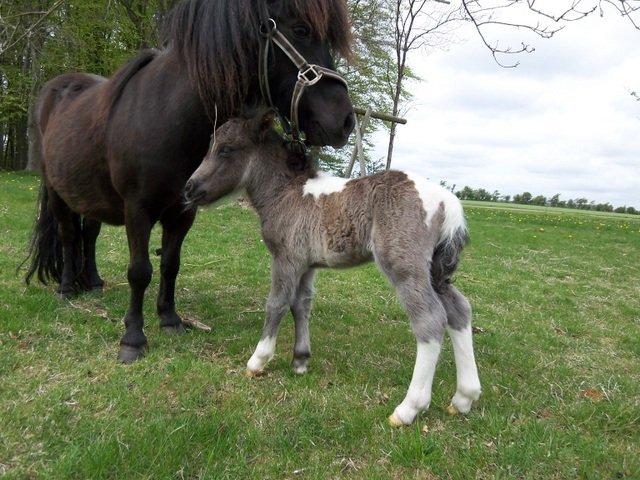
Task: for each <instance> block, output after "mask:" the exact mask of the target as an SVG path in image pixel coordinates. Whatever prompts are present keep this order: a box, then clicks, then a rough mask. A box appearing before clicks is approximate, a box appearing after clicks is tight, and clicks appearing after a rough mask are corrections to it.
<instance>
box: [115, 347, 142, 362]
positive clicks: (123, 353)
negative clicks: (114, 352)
mask: <svg viewBox="0 0 640 480" xmlns="http://www.w3.org/2000/svg"><path fill="white" fill-rule="evenodd" d="M146 349H147V346H146V345H143V346H141V347H132V346H131V345H120V352H119V353H118V360H120V361H121V362H122V363H125V364H129V363H133V362H135V361H136V360H138V359H139V358H141V357H142V356H143V355H144V352H145V350H146Z"/></svg>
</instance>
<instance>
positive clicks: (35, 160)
mask: <svg viewBox="0 0 640 480" xmlns="http://www.w3.org/2000/svg"><path fill="white" fill-rule="evenodd" d="M27 136H28V137H29V153H28V159H27V167H26V170H28V171H29V172H36V171H40V166H41V165H42V144H41V139H40V128H39V126H38V119H37V118H36V114H35V105H33V104H32V105H31V106H30V107H29V119H28V124H27Z"/></svg>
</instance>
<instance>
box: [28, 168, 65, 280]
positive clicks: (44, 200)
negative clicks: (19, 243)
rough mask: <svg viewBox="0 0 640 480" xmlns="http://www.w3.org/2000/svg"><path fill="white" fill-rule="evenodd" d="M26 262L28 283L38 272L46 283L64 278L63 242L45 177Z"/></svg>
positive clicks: (40, 278)
mask: <svg viewBox="0 0 640 480" xmlns="http://www.w3.org/2000/svg"><path fill="white" fill-rule="evenodd" d="M25 263H28V264H29V268H28V270H27V274H26V275H25V277H24V279H25V282H26V283H27V285H28V284H29V282H30V281H31V278H32V277H33V276H34V275H36V274H37V277H38V280H39V281H40V282H41V283H43V284H45V285H46V284H47V283H48V282H49V281H51V280H55V281H56V282H58V283H59V282H60V279H61V278H62V243H61V242H60V236H59V234H58V222H57V220H56V218H55V217H54V215H53V212H52V211H51V208H50V206H49V192H48V190H47V187H46V185H45V181H44V178H43V179H42V182H41V184H40V194H39V195H38V217H37V218H36V224H35V226H34V228H33V233H32V235H31V240H30V242H29V254H28V256H27V258H26V259H25V260H24V262H22V264H23V265H24V264H25ZM21 266H22V265H21Z"/></svg>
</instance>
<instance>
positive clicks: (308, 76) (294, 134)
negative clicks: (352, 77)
mask: <svg viewBox="0 0 640 480" xmlns="http://www.w3.org/2000/svg"><path fill="white" fill-rule="evenodd" d="M260 33H261V34H262V36H263V37H264V42H263V43H262V44H261V45H260V66H259V71H258V78H259V79H260V91H261V92H262V98H263V99H264V101H265V102H266V103H267V105H269V106H270V107H271V108H273V109H274V111H275V112H276V114H277V115H278V118H279V119H280V123H282V127H283V128H284V130H285V133H287V134H288V135H290V136H291V139H292V143H298V144H300V145H302V146H304V143H303V140H302V138H301V132H300V123H299V118H298V109H299V107H300V101H301V100H302V96H303V95H304V93H305V90H306V89H307V88H309V87H312V86H313V85H315V84H316V83H318V82H319V81H320V80H322V79H323V78H324V77H327V78H331V79H333V80H336V81H338V82H340V83H342V84H343V85H344V86H345V87H347V88H348V84H347V81H346V80H345V79H344V78H343V77H342V76H341V75H340V74H338V73H337V72H336V71H334V70H331V69H330V68H325V67H322V66H320V65H315V64H313V63H309V62H308V61H307V60H306V59H305V58H304V57H303V56H302V55H301V54H300V52H298V50H296V48H295V47H294V46H293V45H291V43H290V42H289V40H287V37H285V36H284V35H283V34H282V32H280V30H278V26H277V25H276V22H275V20H273V19H272V18H269V19H268V20H267V21H266V22H264V23H263V24H262V26H261V28H260ZM274 44H275V46H277V47H278V48H279V49H280V50H282V51H283V52H284V53H285V55H286V56H287V57H289V60H291V62H293V64H294V65H295V66H296V68H297V69H298V80H297V82H296V85H295V87H294V89H293V95H292V97H291V112H290V115H289V119H287V118H286V117H285V116H284V115H282V114H281V113H280V112H279V111H278V109H277V108H276V106H275V105H274V103H273V99H272V98H271V90H270V88H269V52H270V50H271V49H272V48H273V45H274Z"/></svg>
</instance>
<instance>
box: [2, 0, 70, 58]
mask: <svg viewBox="0 0 640 480" xmlns="http://www.w3.org/2000/svg"><path fill="white" fill-rule="evenodd" d="M63 3H64V0H57V1H56V2H55V3H54V4H53V5H51V7H50V8H49V10H47V11H46V12H44V13H43V14H42V15H41V16H40V18H38V20H36V21H35V22H34V23H33V24H31V25H30V26H29V27H27V28H26V29H25V30H24V32H23V33H22V35H20V36H19V37H18V38H16V39H15V40H11V38H12V37H13V34H12V35H11V37H10V39H9V40H8V41H7V42H6V43H2V44H0V55H2V54H3V53H5V52H6V51H8V50H10V49H11V48H12V47H14V46H15V45H17V44H18V43H20V41H21V40H22V39H24V38H28V37H29V36H30V35H31V34H32V33H33V32H34V31H35V29H36V28H38V26H39V25H40V24H41V23H42V22H43V21H44V20H45V19H46V18H47V17H48V16H49V15H51V14H52V13H53V12H55V11H56V10H57V9H58V8H59V7H60V6H61V5H62V4H63ZM14 32H15V30H14Z"/></svg>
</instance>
